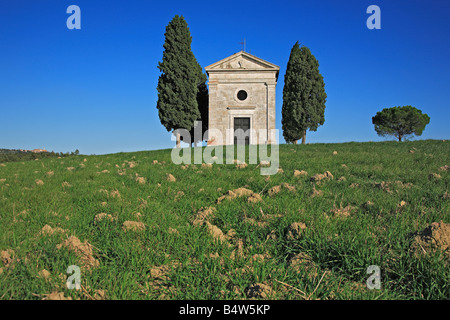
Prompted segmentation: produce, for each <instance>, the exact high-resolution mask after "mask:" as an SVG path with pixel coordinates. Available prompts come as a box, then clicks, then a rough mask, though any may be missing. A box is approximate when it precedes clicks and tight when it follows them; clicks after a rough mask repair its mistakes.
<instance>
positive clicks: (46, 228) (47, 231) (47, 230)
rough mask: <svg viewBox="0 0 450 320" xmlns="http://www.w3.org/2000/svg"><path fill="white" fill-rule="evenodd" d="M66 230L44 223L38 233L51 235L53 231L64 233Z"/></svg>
mask: <svg viewBox="0 0 450 320" xmlns="http://www.w3.org/2000/svg"><path fill="white" fill-rule="evenodd" d="M66 232H67V230H64V229H62V228H59V227H56V228H52V227H51V226H49V225H48V224H46V225H45V226H44V227H43V228H42V230H41V232H40V233H39V234H41V235H48V236H51V235H53V234H54V233H66Z"/></svg>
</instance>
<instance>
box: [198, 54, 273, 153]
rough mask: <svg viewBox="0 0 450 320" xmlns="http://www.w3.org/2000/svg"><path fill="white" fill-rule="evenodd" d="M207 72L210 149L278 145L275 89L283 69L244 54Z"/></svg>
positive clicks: (220, 62) (214, 64)
mask: <svg viewBox="0 0 450 320" xmlns="http://www.w3.org/2000/svg"><path fill="white" fill-rule="evenodd" d="M205 70H206V73H207V75H208V81H209V82H208V83H209V119H208V124H209V130H208V145H219V144H224V145H230V144H237V143H245V144H271V143H276V141H275V130H273V129H275V87H276V85H277V80H278V74H279V71H280V67H278V66H276V65H274V64H272V63H270V62H268V61H265V60H263V59H261V58H258V57H255V56H254V55H251V54H249V53H247V52H245V51H240V52H238V53H235V54H233V55H232V56H229V57H228V58H225V59H223V60H220V61H218V62H216V63H213V64H211V65H209V66H207V67H206V68H205ZM238 129H242V130H238ZM249 129H250V130H249Z"/></svg>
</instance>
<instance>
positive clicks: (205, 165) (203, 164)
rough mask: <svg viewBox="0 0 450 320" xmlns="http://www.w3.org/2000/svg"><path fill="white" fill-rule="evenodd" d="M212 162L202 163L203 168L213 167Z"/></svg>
mask: <svg viewBox="0 0 450 320" xmlns="http://www.w3.org/2000/svg"><path fill="white" fill-rule="evenodd" d="M212 166H213V165H212V163H202V168H212Z"/></svg>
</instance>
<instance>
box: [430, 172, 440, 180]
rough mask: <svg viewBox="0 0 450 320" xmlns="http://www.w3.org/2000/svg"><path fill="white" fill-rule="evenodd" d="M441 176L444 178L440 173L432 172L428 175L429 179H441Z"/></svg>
mask: <svg viewBox="0 0 450 320" xmlns="http://www.w3.org/2000/svg"><path fill="white" fill-rule="evenodd" d="M441 178H442V177H441V175H440V174H438V173H430V174H429V175H428V179H429V180H440V179H441Z"/></svg>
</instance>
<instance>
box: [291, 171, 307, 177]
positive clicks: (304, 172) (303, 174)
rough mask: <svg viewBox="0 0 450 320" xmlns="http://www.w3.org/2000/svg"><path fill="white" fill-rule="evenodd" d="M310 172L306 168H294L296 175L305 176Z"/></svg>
mask: <svg viewBox="0 0 450 320" xmlns="http://www.w3.org/2000/svg"><path fill="white" fill-rule="evenodd" d="M307 175H308V172H306V171H305V170H294V177H304V176H307Z"/></svg>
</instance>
